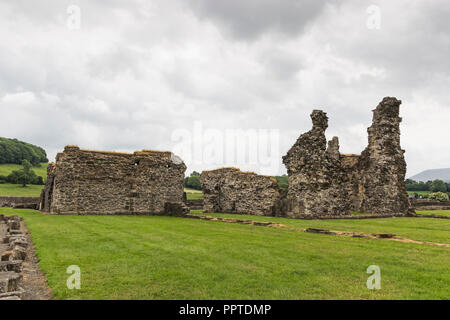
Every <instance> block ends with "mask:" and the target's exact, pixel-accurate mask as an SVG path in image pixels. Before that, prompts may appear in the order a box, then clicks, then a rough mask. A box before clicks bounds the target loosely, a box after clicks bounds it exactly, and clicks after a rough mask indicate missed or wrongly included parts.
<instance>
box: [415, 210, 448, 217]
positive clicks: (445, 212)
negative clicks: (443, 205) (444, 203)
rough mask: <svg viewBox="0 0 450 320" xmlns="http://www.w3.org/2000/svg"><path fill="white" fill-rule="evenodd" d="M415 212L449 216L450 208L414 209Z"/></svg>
mask: <svg viewBox="0 0 450 320" xmlns="http://www.w3.org/2000/svg"><path fill="white" fill-rule="evenodd" d="M416 213H417V214H424V215H432V214H435V215H439V216H450V210H424V211H416Z"/></svg>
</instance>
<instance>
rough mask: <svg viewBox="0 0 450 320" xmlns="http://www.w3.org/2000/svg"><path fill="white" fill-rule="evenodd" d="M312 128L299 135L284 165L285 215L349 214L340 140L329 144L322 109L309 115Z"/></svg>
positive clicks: (296, 216)
mask: <svg viewBox="0 0 450 320" xmlns="http://www.w3.org/2000/svg"><path fill="white" fill-rule="evenodd" d="M311 119H312V122H313V128H312V129H311V130H310V131H308V132H306V133H304V134H302V135H301V136H300V137H299V138H298V139H297V141H296V142H295V144H294V145H293V146H292V148H291V149H290V150H289V151H288V153H287V154H286V155H285V156H284V157H283V163H284V164H285V165H286V168H287V171H288V185H289V187H288V194H287V199H288V208H287V216H290V217H293V218H301V217H304V216H328V215H348V214H349V212H350V203H349V200H348V194H347V184H348V176H347V175H346V174H345V172H344V171H343V170H342V163H341V159H340V154H339V141H338V138H337V137H334V138H333V140H331V141H330V142H329V143H328V148H327V140H326V137H325V130H326V128H327V127H328V117H327V115H326V113H325V112H323V111H321V110H314V111H313V112H312V114H311Z"/></svg>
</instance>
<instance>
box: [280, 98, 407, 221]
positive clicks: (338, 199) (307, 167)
mask: <svg viewBox="0 0 450 320" xmlns="http://www.w3.org/2000/svg"><path fill="white" fill-rule="evenodd" d="M400 104H401V101H400V100H397V99H395V98H390V97H386V98H384V99H383V100H382V101H381V102H380V104H379V105H378V106H377V107H376V109H375V110H374V111H373V112H374V114H373V121H372V125H371V126H370V127H369V128H368V130H367V131H368V134H369V139H368V140H369V143H368V146H367V148H366V149H365V150H364V151H363V152H362V153H361V155H354V154H353V155H345V154H340V153H339V141H338V138H337V137H334V138H333V139H332V140H331V141H329V142H328V148H326V138H325V130H326V128H327V126H328V118H327V117H326V114H325V113H324V112H323V111H320V110H314V111H313V113H312V114H311V118H312V121H313V128H312V129H311V130H310V131H309V132H307V133H305V134H302V135H301V136H300V137H299V138H298V140H297V142H296V143H295V144H294V146H293V147H292V148H291V149H290V150H289V151H288V153H287V155H286V156H284V157H283V162H284V164H285V165H286V167H287V170H288V175H289V190H288V199H287V201H288V212H287V215H288V216H293V217H303V216H313V217H314V216H317V217H320V216H330V215H333V216H340V215H348V214H350V211H351V210H354V211H359V212H364V213H375V214H381V215H406V214H408V213H409V212H411V211H412V209H411V208H410V204H409V200H408V195H407V192H406V185H405V174H406V162H405V159H404V150H402V149H401V147H400V122H401V118H400V117H399V107H400Z"/></svg>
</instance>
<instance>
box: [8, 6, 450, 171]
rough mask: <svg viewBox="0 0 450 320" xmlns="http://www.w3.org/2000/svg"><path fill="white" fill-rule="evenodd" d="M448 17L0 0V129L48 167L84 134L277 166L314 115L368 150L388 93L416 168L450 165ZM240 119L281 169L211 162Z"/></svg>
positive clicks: (449, 12) (406, 11)
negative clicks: (41, 151) (36, 148)
mask: <svg viewBox="0 0 450 320" xmlns="http://www.w3.org/2000/svg"><path fill="white" fill-rule="evenodd" d="M70 5H75V7H73V6H70ZM78 9H79V13H80V14H79V15H78V11H77V10H78ZM78 18H79V19H78ZM449 19H450V3H449V2H448V1H447V0H433V1H426V0H418V1H414V0H412V1H411V0H408V1H406V0H405V1H403V0H396V1H392V0H391V1H362V0H354V1H337V0H336V1H332V0H330V1H318V0H307V1H299V0H245V1H242V0H226V1H225V0H224V1H216V0H214V1H212V0H184V1H181V0H179V1H174V0H164V1H146V0H145V1H144V0H134V1H130V0H127V1H125V0H124V1H119V0H114V1H100V0H98V1H93V0H79V1H75V0H72V1H61V0H54V1H51V0H34V1H25V0H23V1H21V0H14V1H6V0H0V109H1V115H2V116H3V119H2V120H1V122H0V123H1V125H0V136H4V137H9V138H18V139H20V140H24V141H27V142H31V143H34V144H37V145H40V146H42V147H44V148H45V149H46V150H47V152H48V154H49V158H50V160H51V161H53V160H54V157H55V155H56V153H57V152H59V151H62V150H63V148H64V146H65V145H67V144H77V145H79V146H80V147H82V148H87V149H101V150H116V151H130V152H131V151H134V150H141V149H160V150H175V151H177V153H178V155H179V156H181V157H182V158H183V159H184V160H185V162H186V164H187V165H188V172H190V171H192V170H202V169H207V168H214V167H221V166H223V165H234V166H237V167H241V168H242V169H252V170H254V171H257V172H259V173H263V174H278V173H284V172H285V168H284V166H283V165H282V163H281V156H282V155H284V154H285V153H286V152H287V150H288V149H289V148H290V146H291V145H292V144H293V143H294V142H295V140H296V139H297V137H298V136H299V135H300V134H301V133H303V132H305V131H307V130H309V129H310V128H311V120H310V118H309V114H310V113H311V111H312V109H323V110H324V111H326V112H327V113H328V116H329V118H330V119H329V128H328V130H327V137H328V138H329V139H330V138H331V137H332V136H334V135H337V136H339V139H340V145H341V152H342V153H360V152H361V151H362V150H363V149H364V147H365V146H366V145H367V131H366V130H367V127H368V126H369V125H370V124H371V119H372V112H371V110H372V109H374V108H375V107H376V105H377V104H378V103H379V101H381V99H382V98H383V97H385V96H395V97H397V98H398V99H401V100H402V101H403V104H402V106H401V116H402V118H403V123H402V126H401V129H402V138H401V139H402V140H401V142H402V147H403V148H404V149H405V150H406V154H405V156H406V160H407V164H408V174H407V175H408V176H410V175H413V174H415V173H418V172H420V171H422V170H425V169H430V168H442V167H450V142H449V134H448V132H449V126H450V94H449V92H450V90H449V88H450V23H449V22H448V21H449ZM78 21H79V22H80V24H79V25H78ZM78 26H79V28H78ZM210 129H217V130H216V131H214V134H213V136H215V138H214V139H216V140H214V139H213V140H211V139H209V138H208V137H209V135H210V134H209V133H211V132H209V133H208V130H210ZM247 129H251V130H254V131H255V132H257V138H258V139H260V140H261V141H259V142H260V143H262V145H264V141H269V143H268V144H269V148H270V156H271V157H272V158H273V159H275V160H274V161H276V166H273V165H271V166H267V165H259V166H258V165H256V166H255V164H254V163H250V161H247V160H245V159H244V160H242V159H237V158H236V160H233V159H234V158H233V157H229V158H230V159H224V161H220V160H217V159H218V158H217V157H215V160H214V161H209V160H208V158H209V156H208V155H209V154H211V152H212V153H214V152H215V151H211V150H210V149H211V148H210V147H211V143H212V144H213V146H214V147H216V148H217V146H218V145H219V144H220V143H218V141H219V142H220V139H219V140H217V137H219V138H220V134H222V135H224V136H226V133H227V132H231V133H234V134H236V133H237V134H238V135H239V133H238V132H239V130H247ZM196 130H197V131H198V132H200V133H201V134H202V135H203V136H204V137H203V138H201V139H200V138H199V137H198V135H196V133H195V132H196ZM183 136H185V137H186V139H185V140H183V139H180V137H183ZM267 136H270V138H271V139H278V142H275V140H271V139H266V140H264V139H265V138H267ZM208 139H209V140H208ZM225 139H228V138H225ZM270 141H271V142H270ZM180 144H183V145H184V146H187V147H185V148H184V149H183V148H181V149H180ZM266 144H267V143H266ZM244 145H245V144H244ZM208 148H210V149H208ZM220 148H222V146H221V147H220ZM205 149H208V150H205ZM222 149H223V148H222ZM237 150H239V149H237ZM216 151H217V150H216ZM225 153H226V151H225ZM194 154H197V159H195V157H196V156H195V155H194ZM199 154H201V156H198V155H199ZM219 158H220V157H219ZM222 162H223V163H222Z"/></svg>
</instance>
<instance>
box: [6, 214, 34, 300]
mask: <svg viewBox="0 0 450 320" xmlns="http://www.w3.org/2000/svg"><path fill="white" fill-rule="evenodd" d="M20 222H21V218H20V217H18V216H4V215H0V300H20V299H21V297H22V295H23V294H24V289H23V288H22V287H21V285H22V278H23V276H22V274H21V272H22V269H23V266H22V264H23V261H24V260H25V258H26V256H27V251H26V248H27V247H28V242H27V239H26V237H25V234H24V233H23V232H22V230H21V225H20Z"/></svg>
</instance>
